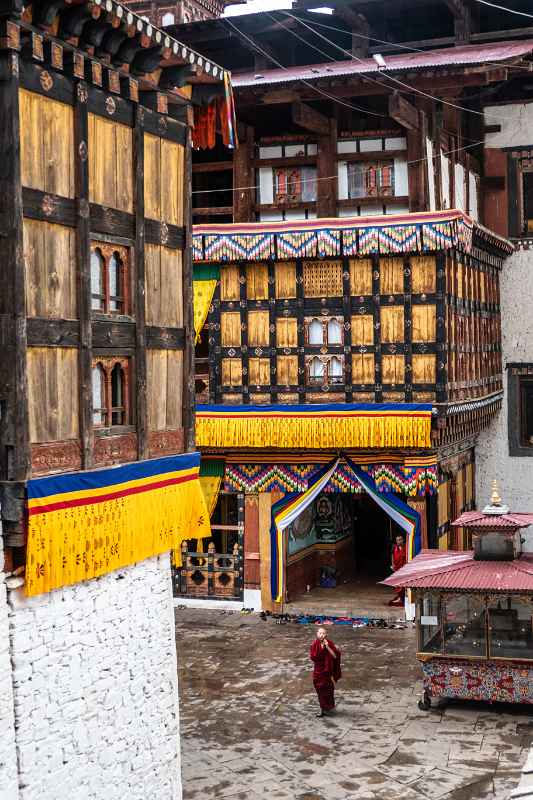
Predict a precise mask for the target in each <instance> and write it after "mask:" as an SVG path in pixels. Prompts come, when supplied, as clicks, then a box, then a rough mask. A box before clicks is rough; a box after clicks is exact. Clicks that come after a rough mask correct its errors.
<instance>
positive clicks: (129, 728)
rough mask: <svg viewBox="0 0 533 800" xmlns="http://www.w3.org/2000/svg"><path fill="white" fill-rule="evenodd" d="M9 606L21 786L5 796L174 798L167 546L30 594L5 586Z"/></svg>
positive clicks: (22, 799) (12, 799)
mask: <svg viewBox="0 0 533 800" xmlns="http://www.w3.org/2000/svg"><path fill="white" fill-rule="evenodd" d="M0 606H1V607H0V626H1V624H2V612H3V604H1V601H0ZM8 615H9V625H10V644H11V658H12V664H13V673H12V679H13V680H12V685H13V687H14V706H15V726H16V746H17V753H18V770H19V774H18V784H19V788H18V795H17V794H16V793H15V794H12V795H3V794H2V790H1V789H0V798H2V800H4V797H6V800H7V797H9V800H113V799H114V798H116V800H118V799H119V798H120V800H124V798H128V800H148V798H154V800H180V798H181V778H180V750H179V712H178V693H177V666H176V649H175V636H174V612H173V602H172V590H171V580H170V561H169V554H168V553H167V554H165V555H163V556H159V557H155V558H151V559H147V560H146V561H143V562H141V563H138V564H134V565H132V566H130V567H127V568H125V569H121V570H118V571H116V572H112V573H110V574H109V575H105V576H103V577H101V578H97V579H94V580H90V581H87V582H84V583H81V584H77V585H75V586H70V587H66V588H64V589H61V590H57V591H53V592H50V593H49V594H44V595H40V596H38V597H35V598H26V597H25V596H24V594H23V590H21V589H16V590H13V591H8ZM1 639H2V637H1V633H0V641H1ZM1 646H2V645H1V644H0V647H1ZM3 677H4V673H3V672H2V651H1V650H0V680H1V679H2V678H3ZM9 683H10V684H11V679H10V680H9ZM0 719H1V718H0ZM1 724H2V723H1V721H0V725H1ZM0 742H2V736H1V728H0ZM1 747H2V745H1V744H0V753H2V749H1ZM1 774H2V773H1V767H0V776H1ZM0 785H2V786H3V781H2V784H0Z"/></svg>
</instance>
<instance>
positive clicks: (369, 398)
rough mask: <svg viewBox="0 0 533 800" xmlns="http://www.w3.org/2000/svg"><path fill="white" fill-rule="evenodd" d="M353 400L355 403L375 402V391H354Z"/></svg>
mask: <svg viewBox="0 0 533 800" xmlns="http://www.w3.org/2000/svg"><path fill="white" fill-rule="evenodd" d="M353 401H354V403H373V402H374V392H354V393H353Z"/></svg>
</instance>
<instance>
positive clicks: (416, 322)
mask: <svg viewBox="0 0 533 800" xmlns="http://www.w3.org/2000/svg"><path fill="white" fill-rule="evenodd" d="M411 330H412V332H413V333H412V335H413V342H434V341H435V339H436V338H437V307H436V306H435V305H434V304H433V303H428V304H427V305H423V306H418V305H415V306H412V328H411Z"/></svg>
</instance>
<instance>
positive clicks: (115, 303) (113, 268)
mask: <svg viewBox="0 0 533 800" xmlns="http://www.w3.org/2000/svg"><path fill="white" fill-rule="evenodd" d="M120 267H121V264H120V261H119V259H118V257H117V255H116V253H113V255H112V256H110V258H109V261H108V262H107V274H108V281H109V310H110V311H120V310H121V309H122V298H121V294H122V287H121V285H120V283H121V281H120Z"/></svg>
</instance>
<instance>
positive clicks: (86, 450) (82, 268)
mask: <svg viewBox="0 0 533 800" xmlns="http://www.w3.org/2000/svg"><path fill="white" fill-rule="evenodd" d="M88 93H89V90H88V87H87V84H86V83H85V81H78V83H77V85H76V94H75V100H74V157H75V168H76V197H77V199H78V216H77V220H76V261H77V264H76V267H77V269H76V277H77V296H78V316H79V320H80V347H79V351H78V370H79V391H80V439H81V463H82V466H83V468H84V469H90V467H92V465H93V427H92V405H93V402H92V374H91V373H92V364H91V356H92V324H91V241H90V222H89V156H88V153H89V123H88V114H87V98H88ZM104 279H105V280H107V269H105V270H104ZM106 296H107V295H106ZM106 375H107V373H106ZM106 383H107V377H106ZM106 391H107V388H106ZM109 407H110V403H109V402H106V408H109ZM108 424H109V423H108Z"/></svg>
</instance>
